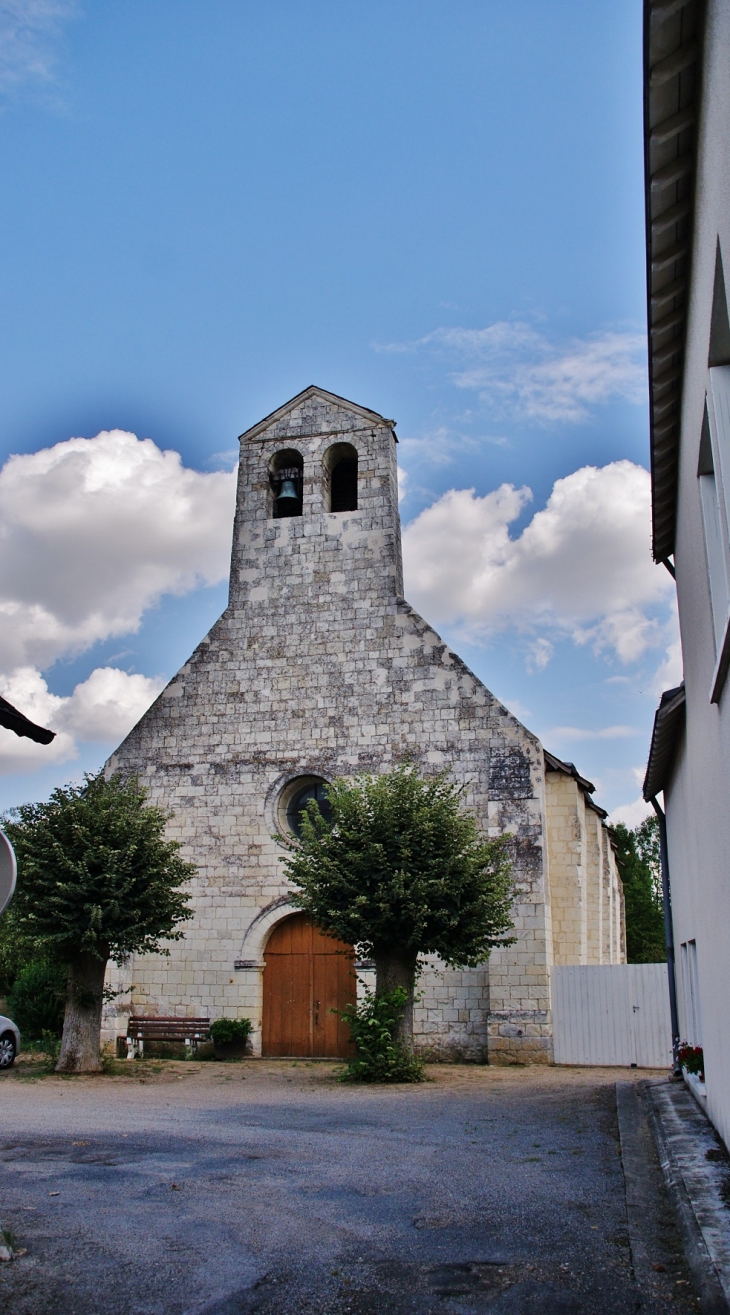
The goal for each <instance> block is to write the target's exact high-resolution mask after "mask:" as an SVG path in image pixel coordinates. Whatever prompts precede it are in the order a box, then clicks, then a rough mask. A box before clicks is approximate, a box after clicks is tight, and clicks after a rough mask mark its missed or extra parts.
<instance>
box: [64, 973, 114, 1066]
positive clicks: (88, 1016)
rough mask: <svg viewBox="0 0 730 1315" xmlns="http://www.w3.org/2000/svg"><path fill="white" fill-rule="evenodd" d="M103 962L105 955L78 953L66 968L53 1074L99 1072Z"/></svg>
mask: <svg viewBox="0 0 730 1315" xmlns="http://www.w3.org/2000/svg"><path fill="white" fill-rule="evenodd" d="M106 965H107V960H106V958H103V959H98V958H97V957H96V955H95V954H80V955H79V956H78V958H76V959H74V960H73V962H72V963H71V965H70V967H69V970H68V986H67V989H66V1012H65V1014H64V1018H63V1036H62V1038H61V1053H60V1054H59V1056H58V1063H57V1064H56V1072H57V1073H100V1072H101V1056H100V1053H99V1052H100V1038H101V1010H102V1005H103V1003H104V976H105V974H106Z"/></svg>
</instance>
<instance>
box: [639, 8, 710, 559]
mask: <svg viewBox="0 0 730 1315" xmlns="http://www.w3.org/2000/svg"><path fill="white" fill-rule="evenodd" d="M703 18H704V13H703V3H702V0H653V2H652V0H644V172H645V201H646V248H647V260H646V266H647V306H648V329H649V401H650V414H649V423H650V438H651V484H652V551H653V554H654V559H655V561H657V562H667V560H668V558H670V557H671V555H672V554H673V552H674V539H675V522H676V501H677V468H678V455H679V423H680V413H681V403H682V384H683V352H684V338H685V328H686V324H685V321H686V316H687V307H688V305H689V280H690V251H691V238H692V233H691V227H692V216H693V206H694V189H695V167H696V139H697V115H698V112H699V91H700V87H699V81H700V62H701V47H702V36H703Z"/></svg>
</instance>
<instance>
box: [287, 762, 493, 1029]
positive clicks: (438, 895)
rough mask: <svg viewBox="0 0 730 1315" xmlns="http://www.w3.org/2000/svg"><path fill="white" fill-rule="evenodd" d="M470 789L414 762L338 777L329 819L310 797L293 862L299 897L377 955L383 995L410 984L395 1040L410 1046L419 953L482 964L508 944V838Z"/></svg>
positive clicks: (331, 926) (290, 868)
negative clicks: (483, 827)
mask: <svg viewBox="0 0 730 1315" xmlns="http://www.w3.org/2000/svg"><path fill="white" fill-rule="evenodd" d="M461 794H462V791H461V790H460V788H459V787H458V786H456V785H453V784H450V783H449V782H448V781H447V780H446V777H445V775H441V776H437V777H433V778H431V779H430V780H422V779H421V778H420V777H419V776H418V775H417V774H416V772H415V770H413V768H411V767H407V766H406V767H399V768H397V769H395V770H394V771H392V772H389V773H387V774H385V775H382V776H361V777H358V778H356V779H354V780H347V779H344V778H340V779H338V780H336V781H333V782H332V784H331V785H329V786H328V787H327V798H328V800H329V804H330V807H331V810H332V811H331V820H330V822H327V821H325V819H324V817H323V816H322V814H321V812H320V810H319V807H318V805H317V803H316V802H315V801H314V800H310V801H309V803H308V804H307V806H306V810H305V811H304V812H303V814H302V828H301V831H302V835H301V841H300V843H298V844H297V843H295V842H290V843H289V854H288V857H287V858H285V859H284V860H283V861H284V863H285V866H286V870H287V873H288V876H289V878H290V880H291V882H292V884H293V885H294V887H295V888H296V892H295V894H294V896H293V903H294V904H295V905H297V907H298V908H300V909H303V910H304V911H305V912H306V913H308V914H309V915H310V916H311V917H312V919H313V921H314V922H315V923H316V924H317V925H318V926H319V927H321V928H322V929H323V930H324V931H326V932H329V933H331V934H332V935H333V936H336V937H338V938H339V939H340V940H343V941H346V942H347V943H348V944H350V945H357V946H358V947H359V948H360V951H361V952H362V953H365V954H368V955H372V957H373V959H374V960H375V966H376V991H375V993H376V997H379V996H382V995H384V994H386V993H388V992H391V991H394V990H396V989H397V988H398V987H403V988H404V989H405V992H406V1002H405V1007H404V1011H403V1015H402V1018H401V1020H400V1023H399V1025H398V1028H397V1029H396V1034H395V1039H396V1040H397V1041H398V1042H400V1043H401V1044H403V1045H405V1046H406V1047H407V1048H408V1049H412V1046H413V990H414V983H415V976H416V968H417V963H418V956H419V955H420V954H429V953H435V954H438V955H440V957H441V958H442V959H443V960H444V962H445V963H447V964H449V965H450V966H451V967H462V968H465V967H475V966H476V965H477V964H480V963H484V961H485V960H486V959H487V958H488V957H489V953H490V951H491V950H492V949H493V947H494V946H495V945H505V944H509V943H510V941H508V940H506V933H507V932H508V931H509V930H510V928H511V926H512V922H511V918H510V908H511V903H512V898H513V886H512V864H511V862H510V858H509V854H508V845H509V840H510V837H508V836H502V837H500V838H499V839H495V840H486V839H485V838H484V837H483V835H481V834H480V832H479V830H478V827H477V822H476V819H475V817H474V816H473V815H472V814H471V813H470V812H468V811H467V810H466V809H464V808H463V807H462V803H461Z"/></svg>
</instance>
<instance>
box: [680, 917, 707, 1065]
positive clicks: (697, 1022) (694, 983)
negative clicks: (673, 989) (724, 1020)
mask: <svg viewBox="0 0 730 1315" xmlns="http://www.w3.org/2000/svg"><path fill="white" fill-rule="evenodd" d="M680 951H681V956H682V988H683V991H682V993H683V996H684V1029H685V1039H686V1040H687V1041H688V1042H689V1044H690V1045H691V1046H701V1045H702V1016H701V1013H700V984H699V975H698V972H697V942H696V941H685V942H684V943H683V944H682V945H681V946H680Z"/></svg>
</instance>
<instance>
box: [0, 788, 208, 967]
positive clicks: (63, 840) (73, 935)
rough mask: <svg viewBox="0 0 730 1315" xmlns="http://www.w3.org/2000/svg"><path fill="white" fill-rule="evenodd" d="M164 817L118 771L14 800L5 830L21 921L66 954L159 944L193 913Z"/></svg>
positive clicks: (187, 866)
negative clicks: (42, 796) (39, 797)
mask: <svg viewBox="0 0 730 1315" xmlns="http://www.w3.org/2000/svg"><path fill="white" fill-rule="evenodd" d="M166 822H167V814H165V813H163V812H162V810H161V809H159V808H154V807H149V806H148V805H147V804H146V801H145V792H144V791H143V790H142V789H140V787H139V786H138V784H137V782H136V781H134V780H123V779H122V778H121V777H117V776H114V777H112V778H111V780H110V781H105V780H104V777H103V776H101V775H99V776H94V777H87V778H86V781H85V784H83V785H67V786H64V787H62V788H59V789H57V790H54V791H53V794H52V795H51V797H50V799H49V800H48V801H47V802H46V803H40V804H23V805H21V807H20V808H17V809H15V810H14V813H13V815H12V816H11V818H9V819H8V820H6V822H5V830H6V832H7V834H8V836H9V838H10V840H11V842H12V844H13V847H14V849H15V853H16V856H17V859H18V886H17V890H16V894H15V899H14V908H13V917H14V921H15V923H16V926H17V928H18V931H19V932H21V933H22V934H24V935H25V936H27V937H29V938H38V940H40V941H42V942H43V943H44V944H45V945H46V946H47V947H48V949H49V950H50V951H51V952H52V953H53V955H54V957H55V958H57V959H61V960H64V961H66V962H68V961H70V960H71V959H73V958H74V957H75V956H76V955H78V954H81V953H83V952H87V953H90V954H93V955H96V956H97V957H99V958H104V959H107V958H112V959H115V960H117V961H120V960H122V959H124V958H126V956H127V955H129V954H133V953H136V954H147V953H150V952H151V951H154V950H156V951H158V952H160V951H161V952H162V953H164V952H165V951H164V947H163V941H169V940H179V939H180V938H181V936H182V935H183V933H182V932H181V931H180V930H179V928H178V924H179V923H181V922H183V921H184V920H185V919H186V918H189V917H190V916H191V913H190V910H189V906H188V896H187V895H186V894H185V893H184V892H183V891H182V890H181V889H180V887H181V886H182V885H183V884H184V883H185V882H186V881H187V880H189V878H190V877H191V876H192V874H193V873H194V871H195V868H194V865H193V864H191V863H186V862H185V861H184V860H183V859H181V858H180V855H179V852H178V851H179V849H180V845H179V843H178V842H177V841H175V840H166V839H165V836H164V829H165V823H166Z"/></svg>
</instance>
